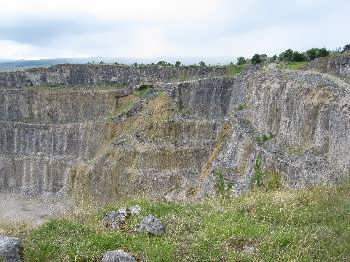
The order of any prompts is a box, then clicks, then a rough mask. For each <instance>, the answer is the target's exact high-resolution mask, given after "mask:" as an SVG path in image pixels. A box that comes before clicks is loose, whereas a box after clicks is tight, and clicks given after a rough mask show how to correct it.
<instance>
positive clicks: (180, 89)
mask: <svg viewBox="0 0 350 262" xmlns="http://www.w3.org/2000/svg"><path fill="white" fill-rule="evenodd" d="M349 127H350V55H349V53H345V54H341V55H337V56H330V57H325V58H321V59H316V60H314V61H313V62H310V63H309V64H308V65H306V66H305V67H304V68H302V69H300V70H290V69H285V68H280V67H278V66H274V65H269V66H259V65H249V66H246V67H244V68H243V70H242V71H241V72H240V73H238V74H234V75H232V74H229V73H228V68H227V67H226V66H180V67H175V66H158V65H139V66H126V65H113V64H101V65H94V64H84V65H70V64H64V65H56V66H52V67H49V68H36V69H29V70H23V71H16V72H3V73H0V206H1V209H2V210H1V214H0V222H1V223H5V224H8V223H14V222H15V223H24V222H25V223H29V224H31V225H40V224H42V223H44V222H45V221H47V220H49V219H50V218H55V217H58V216H60V215H61V214H64V212H65V211H66V210H71V209H74V208H75V207H76V206H79V205H83V204H86V203H89V204H92V203H93V204H95V205H105V204H109V203H113V202H115V201H123V200H125V199H134V198H147V199H152V200H154V201H163V202H167V203H183V202H185V203H187V202H196V201H202V200H203V199H206V198H210V197H213V196H215V195H217V194H225V195H228V196H230V197H232V198H235V197H239V196H240V195H242V194H245V193H247V192H249V191H251V190H252V189H253V188H254V187H255V186H258V185H259V184H264V185H270V186H271V187H283V188H287V189H303V188H308V187H311V186H320V185H339V184H342V183H344V181H346V179H348V178H349V174H350V173H349V170H350V154H349V151H350V132H349ZM262 175H263V178H262ZM249 243H250V242H249ZM252 243H253V242H252ZM33 261H34V260H33ZM38 261H39V260H38ZM40 261H41V260H40ZM42 261H45V260H42ZM67 261H68V260H67ZM79 261H80V260H79ZM81 261H88V260H81ZM159 261H160V260H159ZM344 261H345V260H344Z"/></svg>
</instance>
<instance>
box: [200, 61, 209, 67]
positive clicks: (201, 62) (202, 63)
mask: <svg viewBox="0 0 350 262" xmlns="http://www.w3.org/2000/svg"><path fill="white" fill-rule="evenodd" d="M199 66H201V67H205V66H207V65H206V64H205V63H204V62H203V61H200V62H199Z"/></svg>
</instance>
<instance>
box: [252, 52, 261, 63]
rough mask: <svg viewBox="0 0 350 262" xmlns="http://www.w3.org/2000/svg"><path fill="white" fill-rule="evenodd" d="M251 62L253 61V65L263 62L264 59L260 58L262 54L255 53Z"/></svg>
mask: <svg viewBox="0 0 350 262" xmlns="http://www.w3.org/2000/svg"><path fill="white" fill-rule="evenodd" d="M251 62H252V64H253V65H257V64H260V63H261V62H262V60H261V58H260V55H259V54H255V55H253V57H252V59H251Z"/></svg>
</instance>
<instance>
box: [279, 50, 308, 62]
mask: <svg viewBox="0 0 350 262" xmlns="http://www.w3.org/2000/svg"><path fill="white" fill-rule="evenodd" d="M279 59H280V60H281V61H285V62H303V61H306V60H307V58H306V56H305V54H304V53H299V52H298V51H293V50H292V49H287V50H286V51H284V52H282V53H281V54H280V55H279Z"/></svg>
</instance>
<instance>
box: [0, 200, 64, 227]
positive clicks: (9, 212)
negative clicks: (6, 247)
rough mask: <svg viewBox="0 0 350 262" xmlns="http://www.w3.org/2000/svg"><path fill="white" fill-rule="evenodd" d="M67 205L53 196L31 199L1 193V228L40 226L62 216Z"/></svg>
mask: <svg viewBox="0 0 350 262" xmlns="http://www.w3.org/2000/svg"><path fill="white" fill-rule="evenodd" d="M67 207H68V205H67V203H65V202H64V201H62V200H57V198H54V197H52V196H45V197H41V198H36V199H31V198H27V197H23V196H21V195H19V194H6V193H0V228H1V225H2V224H3V225H4V224H5V225H7V224H27V225H33V226H35V225H40V224H42V223H44V222H46V221H47V220H48V219H50V218H53V217H56V216H59V215H62V214H63V213H64V212H65V211H66V210H67Z"/></svg>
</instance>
